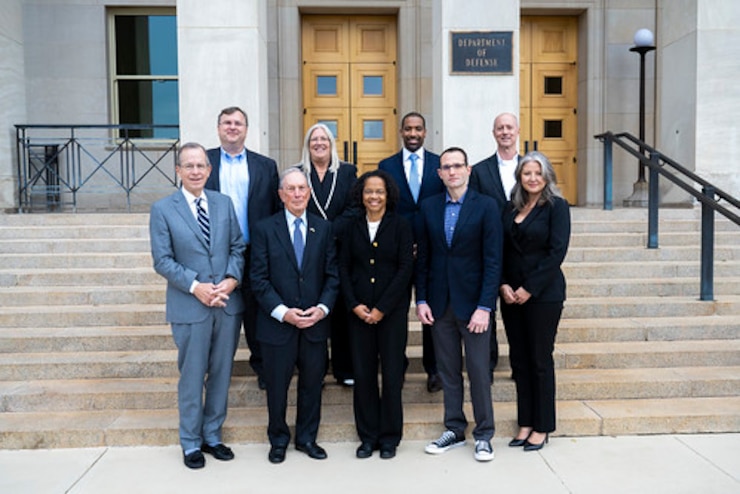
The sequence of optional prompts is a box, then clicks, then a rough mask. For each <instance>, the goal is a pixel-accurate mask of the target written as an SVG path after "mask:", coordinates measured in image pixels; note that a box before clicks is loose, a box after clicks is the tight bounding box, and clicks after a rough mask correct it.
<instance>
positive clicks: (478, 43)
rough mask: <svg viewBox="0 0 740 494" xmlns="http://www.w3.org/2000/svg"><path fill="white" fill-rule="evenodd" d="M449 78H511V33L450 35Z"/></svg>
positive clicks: (455, 33) (488, 32)
mask: <svg viewBox="0 0 740 494" xmlns="http://www.w3.org/2000/svg"><path fill="white" fill-rule="evenodd" d="M450 37H451V39H450V55H451V56H450V73H451V74H494V75H506V74H512V73H513V69H512V65H513V55H512V54H513V44H512V40H513V37H514V33H513V32H512V31H468V32H450Z"/></svg>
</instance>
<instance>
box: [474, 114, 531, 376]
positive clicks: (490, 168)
mask: <svg viewBox="0 0 740 494" xmlns="http://www.w3.org/2000/svg"><path fill="white" fill-rule="evenodd" d="M492 132H493V138H494V139H495V140H496V152H495V153H493V154H492V155H491V156H489V157H488V158H486V159H484V160H483V161H481V162H479V163H476V164H475V165H474V166H473V169H472V171H471V172H470V188H471V189H473V190H475V191H478V192H480V193H481V194H485V195H487V196H490V197H492V198H493V199H494V200H495V201H496V204H497V205H498V209H499V211H501V214H504V210H505V206H506V203H507V202H508V201H509V197H510V196H511V189H512V188H513V187H514V184H515V183H516V177H515V176H514V172H515V170H516V166H517V164H518V163H519V153H518V151H517V147H516V146H517V139H518V137H519V122H518V120H517V118H516V115H514V114H513V113H501V114H500V115H498V116H497V117H496V118H495V119H494V120H493V131H492ZM491 319H492V320H493V323H492V327H491V381H493V369H495V368H496V365H497V364H498V339H497V338H496V317H495V316H494V317H492V318H491Z"/></svg>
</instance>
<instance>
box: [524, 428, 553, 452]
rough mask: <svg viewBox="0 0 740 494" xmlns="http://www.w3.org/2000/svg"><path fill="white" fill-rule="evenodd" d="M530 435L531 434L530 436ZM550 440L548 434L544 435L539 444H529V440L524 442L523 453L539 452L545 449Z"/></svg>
mask: <svg viewBox="0 0 740 494" xmlns="http://www.w3.org/2000/svg"><path fill="white" fill-rule="evenodd" d="M530 435H531V434H530ZM549 440H550V433H549V432H546V433H545V439H544V440H543V441H542V442H541V443H539V444H532V443H530V442H529V438H527V439H526V440H525V441H524V451H539V450H541V449H542V448H544V447H545V444H546V443H547V442H548V441H549Z"/></svg>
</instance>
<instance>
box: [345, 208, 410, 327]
mask: <svg viewBox="0 0 740 494" xmlns="http://www.w3.org/2000/svg"><path fill="white" fill-rule="evenodd" d="M413 268H414V243H413V232H412V231H411V225H409V223H408V221H406V218H404V217H403V216H400V215H398V214H395V213H392V212H386V213H385V215H384V216H383V219H382V220H381V221H380V225H379V226H378V231H377V232H376V233H375V239H374V240H373V241H372V242H370V234H369V233H368V230H367V219H366V218H365V216H364V215H363V216H360V217H356V218H355V219H354V220H353V221H352V223H350V225H349V226H348V228H347V231H346V235H345V237H344V239H343V241H342V251H341V253H340V261H339V273H340V278H341V282H342V283H341V285H342V294H343V295H344V300H345V301H346V303H347V308H348V309H350V310H352V309H354V308H355V307H357V306H358V305H360V304H365V305H366V306H367V307H368V308H369V309H373V308H377V309H378V310H379V311H380V312H382V313H383V314H385V315H387V314H389V313H390V312H391V311H393V310H395V309H397V308H399V307H400V308H403V310H404V315H403V317H404V318H406V317H407V314H406V312H407V311H408V307H409V302H410V300H411V291H410V290H409V283H410V281H411V273H412V271H413Z"/></svg>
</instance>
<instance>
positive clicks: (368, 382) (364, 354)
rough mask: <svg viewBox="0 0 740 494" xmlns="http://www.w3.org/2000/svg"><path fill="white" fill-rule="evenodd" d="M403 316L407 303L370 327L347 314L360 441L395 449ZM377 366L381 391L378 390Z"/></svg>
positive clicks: (398, 434) (399, 431)
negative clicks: (380, 378) (348, 317)
mask: <svg viewBox="0 0 740 494" xmlns="http://www.w3.org/2000/svg"><path fill="white" fill-rule="evenodd" d="M407 314H408V304H406V306H405V307H403V308H401V309H396V310H394V311H392V312H390V313H389V314H386V315H385V317H384V318H383V320H382V321H380V322H379V323H378V324H373V325H370V324H365V323H364V322H363V321H361V320H360V319H359V318H357V317H356V316H355V315H354V314H350V323H349V324H350V345H351V347H352V362H353V367H354V375H355V387H354V414H355V425H356V427H357V435H358V436H359V437H360V441H362V442H369V443H371V444H373V445H376V446H381V445H383V446H391V447H395V446H398V443H399V442H400V441H401V435H402V433H403V405H402V389H403V374H404V367H405V366H404V350H405V349H406V341H407V339H408V319H407ZM378 364H380V373H381V375H382V380H383V381H382V388H379V387H378Z"/></svg>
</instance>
